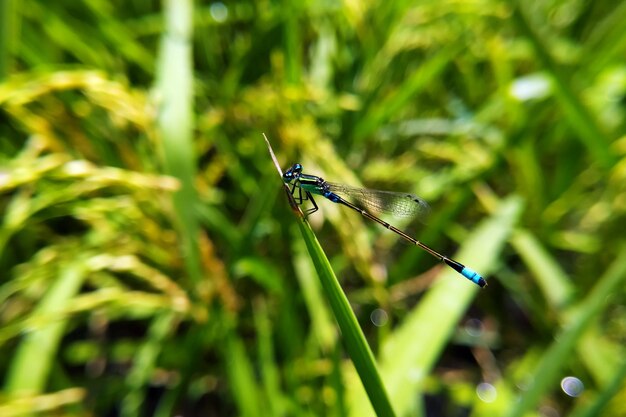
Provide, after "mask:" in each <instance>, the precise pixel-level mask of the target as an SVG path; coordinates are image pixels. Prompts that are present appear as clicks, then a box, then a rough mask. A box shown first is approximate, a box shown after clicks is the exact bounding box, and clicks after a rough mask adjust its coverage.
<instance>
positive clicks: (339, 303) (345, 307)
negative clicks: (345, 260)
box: [298, 218, 395, 417]
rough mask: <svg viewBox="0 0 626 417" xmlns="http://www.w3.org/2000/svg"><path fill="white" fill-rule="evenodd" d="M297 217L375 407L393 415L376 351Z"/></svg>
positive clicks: (312, 236) (388, 416)
mask: <svg viewBox="0 0 626 417" xmlns="http://www.w3.org/2000/svg"><path fill="white" fill-rule="evenodd" d="M298 220H299V221H298V226H299V227H300V231H301V232H302V237H303V238H304V242H305V243H306V247H307V249H308V251H309V255H310V256H311V259H312V260H313V264H314V265H315V269H316V270H317V273H318V275H319V278H320V280H321V282H322V287H323V288H324V291H325V292H326V297H327V298H328V302H329V304H330V306H331V308H332V310H333V313H334V314H335V318H336V319H337V323H338V324H339V328H340V329H341V333H342V339H343V341H344V344H345V347H346V350H347V352H348V355H350V358H351V359H352V362H353V363H354V367H355V368H356V371H357V372H358V374H359V377H360V378H361V382H362V383H363V387H364V388H365V391H366V392H367V395H368V397H369V399H370V402H371V404H372V407H373V408H374V410H375V411H376V415H378V416H379V417H391V416H394V415H395V414H394V411H393V408H392V407H391V403H390V402H389V397H388V395H387V392H386V391H385V387H384V386H383V381H382V379H381V377H380V374H379V373H378V370H377V368H376V363H375V360H374V355H373V354H372V351H371V350H370V348H369V346H368V344H367V341H366V340H365V336H364V335H363V331H362V330H361V328H360V327H359V323H358V321H357V319H356V317H355V315H354V312H353V311H352V308H351V307H350V303H349V302H348V299H347V298H346V295H345V294H344V292H343V290H342V289H341V285H339V281H338V280H337V277H336V276H335V273H334V272H333V270H332V268H331V266H330V263H329V262H328V258H327V257H326V254H325V253H324V251H323V249H322V247H321V246H320V244H319V242H318V241H317V238H316V237H315V234H314V233H313V231H312V230H311V227H310V226H309V223H308V222H307V221H306V220H304V219H300V218H299V219H298Z"/></svg>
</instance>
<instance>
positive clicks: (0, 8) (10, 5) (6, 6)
mask: <svg viewBox="0 0 626 417" xmlns="http://www.w3.org/2000/svg"><path fill="white" fill-rule="evenodd" d="M17 5H18V2H17V1H15V0H2V1H0V81H2V80H4V78H5V77H6V76H7V75H8V74H9V73H10V72H11V67H12V65H13V55H14V54H15V47H16V45H17V43H18V40H19V38H18V36H17V29H18V17H19V14H18V13H16V12H17Z"/></svg>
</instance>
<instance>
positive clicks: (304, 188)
mask: <svg viewBox="0 0 626 417" xmlns="http://www.w3.org/2000/svg"><path fill="white" fill-rule="evenodd" d="M283 181H284V182H285V184H287V185H290V186H291V188H290V191H291V194H292V195H293V197H294V199H295V200H296V202H297V203H298V204H302V203H303V202H304V201H305V200H309V201H310V202H311V204H312V205H313V207H312V208H310V209H308V210H306V214H307V215H309V214H312V213H315V212H316V211H317V210H318V207H317V204H316V203H315V200H314V199H313V194H316V195H321V196H323V197H326V198H327V199H329V200H330V201H332V202H333V203H338V204H342V205H344V206H346V207H350V208H351V209H352V210H355V211H356V212H358V213H361V215H362V216H364V217H366V218H368V219H370V220H373V221H375V222H376V223H378V224H380V225H382V226H384V227H386V228H387V229H389V230H391V231H392V232H395V233H397V234H398V235H400V237H402V238H403V239H405V240H407V241H409V242H411V243H412V244H414V245H416V246H419V247H420V248H422V249H423V250H425V251H426V252H428V253H430V254H431V255H432V256H434V257H435V258H437V259H439V260H440V261H442V262H444V263H445V264H446V265H448V266H449V267H450V268H452V269H454V270H455V271H457V272H458V273H459V274H461V275H463V276H464V277H465V278H467V279H469V280H470V281H472V282H473V283H475V284H477V285H479V286H480V287H485V286H487V282H486V281H485V279H484V278H483V277H482V276H480V274H478V273H477V272H476V271H474V270H472V269H470V268H468V267H466V266H465V265H463V264H461V263H460V262H457V261H455V260H454V259H450V258H449V257H447V256H445V255H442V254H440V253H439V252H437V251H435V250H434V249H431V248H430V247H428V246H426V245H425V244H424V243H422V242H420V241H419V240H417V239H414V238H412V237H411V236H409V235H407V234H406V233H404V232H403V231H402V230H400V229H398V228H397V227H394V226H392V225H391V224H389V223H387V222H386V221H384V220H382V219H380V218H378V217H376V216H374V215H373V214H371V213H370V212H369V211H367V210H370V211H376V212H388V213H392V214H396V215H404V216H407V215H408V216H413V215H417V216H420V215H424V214H426V213H427V212H428V211H429V207H428V204H427V203H426V201H424V200H423V199H421V198H420V197H418V196H416V195H413V194H407V193H396V192H392V191H379V190H368V189H363V188H356V187H350V186H348V185H343V184H334V183H331V182H327V181H325V180H324V179H323V178H321V177H317V176H315V175H308V174H303V173H302V165H300V164H294V165H293V166H292V167H291V168H289V169H288V170H287V171H285V173H284V174H283ZM344 197H345V198H344ZM350 200H352V201H354V202H355V203H356V204H355V203H352V202H351V201H350Z"/></svg>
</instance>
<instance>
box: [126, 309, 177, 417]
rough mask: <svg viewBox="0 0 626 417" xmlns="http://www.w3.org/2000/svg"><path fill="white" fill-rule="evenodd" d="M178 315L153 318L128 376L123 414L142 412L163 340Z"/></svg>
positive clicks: (128, 416) (135, 414) (167, 314)
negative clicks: (146, 336) (127, 388)
mask: <svg viewBox="0 0 626 417" xmlns="http://www.w3.org/2000/svg"><path fill="white" fill-rule="evenodd" d="M175 319H176V315H175V314H174V313H172V312H165V313H162V314H160V315H158V316H156V317H155V318H154V319H153V320H152V325H151V326H150V329H149V331H148V338H147V339H146V341H145V343H144V344H143V346H141V348H140V349H139V350H138V351H137V355H136V356H135V360H134V362H133V368H132V370H131V371H130V373H129V374H128V377H127V378H126V383H127V385H128V387H129V390H128V393H127V394H126V397H125V398H124V401H123V402H122V410H121V415H122V416H123V417H132V416H137V415H140V414H141V407H142V405H143V404H145V402H146V395H147V387H148V386H149V385H150V379H151V378H152V377H153V372H154V371H155V368H156V366H157V358H158V356H159V354H160V353H161V349H162V347H163V341H164V339H165V338H166V336H167V335H168V334H169V332H170V330H171V328H172V326H173V324H174V322H175Z"/></svg>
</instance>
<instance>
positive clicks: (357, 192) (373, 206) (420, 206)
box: [326, 182, 430, 219]
mask: <svg viewBox="0 0 626 417" xmlns="http://www.w3.org/2000/svg"><path fill="white" fill-rule="evenodd" d="M326 184H327V185H328V188H329V189H330V191H332V192H333V193H335V194H337V195H339V196H340V197H346V200H348V201H350V202H352V203H354V204H356V205H357V206H360V207H361V208H363V209H365V210H367V211H372V212H377V213H389V214H393V215H395V216H400V217H416V218H419V219H425V218H426V217H428V214H429V213H430V206H429V205H428V203H427V202H426V201H424V199H422V198H420V197H418V196H416V195H414V194H408V193H397V192H394V191H381V190H370V189H367V188H357V187H350V186H349V185H344V184H335V183H332V182H327V183H326Z"/></svg>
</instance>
